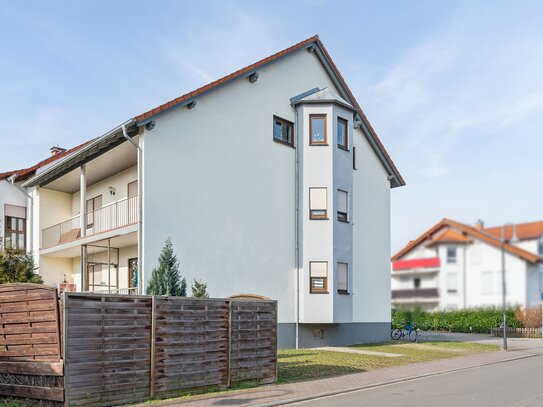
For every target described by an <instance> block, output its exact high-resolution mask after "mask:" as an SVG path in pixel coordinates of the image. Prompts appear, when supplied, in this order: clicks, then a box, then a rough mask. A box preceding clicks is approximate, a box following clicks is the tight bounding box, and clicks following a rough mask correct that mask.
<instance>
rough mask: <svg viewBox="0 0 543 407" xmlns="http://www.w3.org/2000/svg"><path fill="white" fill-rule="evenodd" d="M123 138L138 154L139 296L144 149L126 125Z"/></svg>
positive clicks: (141, 289)
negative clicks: (131, 136) (132, 136)
mask: <svg viewBox="0 0 543 407" xmlns="http://www.w3.org/2000/svg"><path fill="white" fill-rule="evenodd" d="M122 130H123V137H124V138H125V139H127V140H128V141H129V142H130V144H132V145H133V146H134V147H136V150H137V152H138V294H143V283H144V282H143V216H142V214H143V209H142V208H143V196H142V195H143V194H142V191H143V178H142V174H143V168H142V164H143V149H142V148H141V146H140V145H139V144H138V143H136V142H135V141H134V140H132V138H130V136H129V135H128V133H127V131H126V123H125V124H123V125H122Z"/></svg>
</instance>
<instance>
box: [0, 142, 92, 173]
mask: <svg viewBox="0 0 543 407" xmlns="http://www.w3.org/2000/svg"><path fill="white" fill-rule="evenodd" d="M93 140H94V139H93ZM93 140H89V141H85V142H84V143H83V144H80V145H78V146H76V147H73V148H71V149H69V150H66V151H64V152H62V153H58V154H55V155H52V156H50V157H48V158H46V159H45V160H42V161H40V162H39V163H37V164H35V165H33V166H32V167H28V168H23V169H20V170H13V171H7V172H2V173H0V180H3V179H6V178H8V177H10V176H11V175H13V174H17V179H16V181H24V180H25V179H27V178H29V177H30V176H32V175H34V173H35V172H36V170H37V169H39V168H41V167H43V166H46V165H47V164H49V163H52V162H53V161H57V160H60V159H61V158H63V157H66V156H67V155H69V154H71V153H73V152H74V151H77V150H79V149H80V148H82V147H85V146H86V145H87V144H89V143H90V142H91V141H93Z"/></svg>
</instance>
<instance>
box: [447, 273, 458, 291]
mask: <svg viewBox="0 0 543 407" xmlns="http://www.w3.org/2000/svg"><path fill="white" fill-rule="evenodd" d="M447 292H448V293H449V294H456V293H457V292H458V273H447Z"/></svg>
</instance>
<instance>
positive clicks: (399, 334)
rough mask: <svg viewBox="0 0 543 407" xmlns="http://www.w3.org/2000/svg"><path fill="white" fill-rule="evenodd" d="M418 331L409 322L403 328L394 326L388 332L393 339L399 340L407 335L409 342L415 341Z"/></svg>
mask: <svg viewBox="0 0 543 407" xmlns="http://www.w3.org/2000/svg"><path fill="white" fill-rule="evenodd" d="M417 335H418V332H417V330H416V329H415V327H414V326H413V325H411V324H409V325H407V326H406V327H405V329H400V328H395V329H393V330H392V332H390V336H391V337H392V339H394V340H395V341H399V340H400V339H401V338H403V337H405V336H407V337H409V340H410V341H411V342H416V341H417Z"/></svg>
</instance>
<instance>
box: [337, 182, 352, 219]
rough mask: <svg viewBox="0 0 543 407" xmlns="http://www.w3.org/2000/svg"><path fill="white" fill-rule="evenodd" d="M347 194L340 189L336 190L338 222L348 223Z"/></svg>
mask: <svg viewBox="0 0 543 407" xmlns="http://www.w3.org/2000/svg"><path fill="white" fill-rule="evenodd" d="M348 208H349V194H348V193H347V192H346V191H342V190H341V189H338V190H337V220H339V221H340V222H349V215H348V213H349V212H348Z"/></svg>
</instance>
